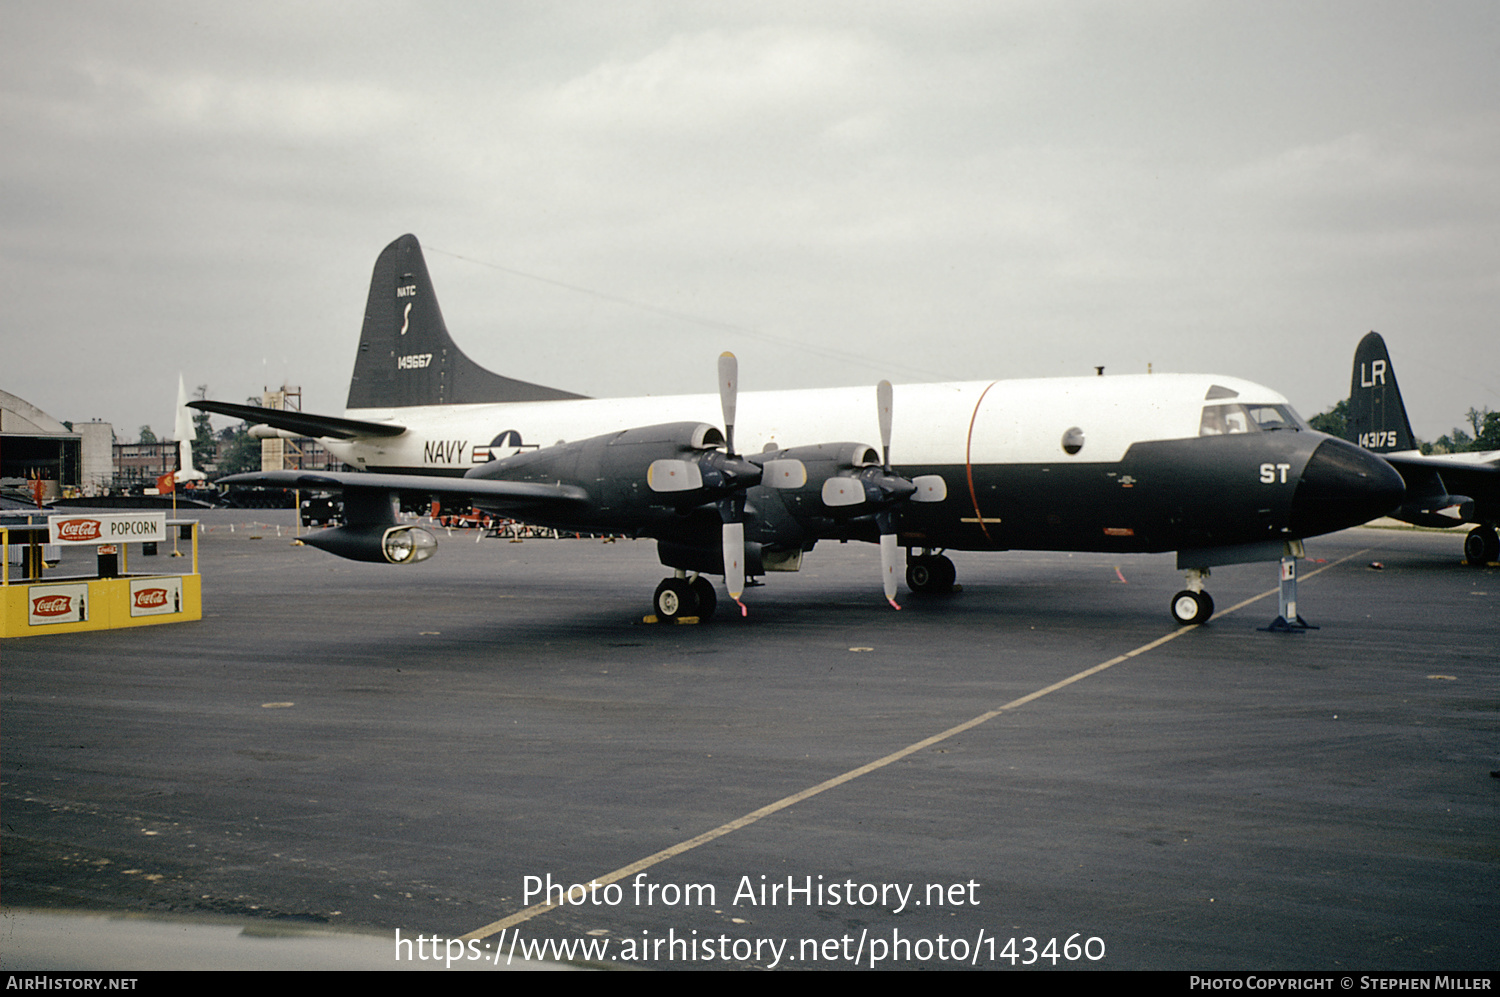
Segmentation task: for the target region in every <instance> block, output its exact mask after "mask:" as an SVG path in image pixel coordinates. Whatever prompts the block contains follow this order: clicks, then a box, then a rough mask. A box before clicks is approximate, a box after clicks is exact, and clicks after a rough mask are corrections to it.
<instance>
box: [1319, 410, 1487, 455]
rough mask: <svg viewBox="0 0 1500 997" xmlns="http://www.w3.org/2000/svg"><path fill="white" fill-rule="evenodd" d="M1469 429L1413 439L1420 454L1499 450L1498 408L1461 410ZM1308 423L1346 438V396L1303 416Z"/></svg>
mask: <svg viewBox="0 0 1500 997" xmlns="http://www.w3.org/2000/svg"><path fill="white" fill-rule="evenodd" d="M1464 418H1465V419H1467V420H1468V423H1469V432H1465V431H1464V430H1463V429H1461V428H1458V427H1455V428H1454V430H1453V432H1451V433H1447V434H1444V435H1443V436H1439V437H1438V438H1437V439H1436V440H1434V441H1432V442H1431V443H1428V442H1425V441H1423V440H1418V441H1417V446H1418V447H1419V448H1420V449H1421V451H1422V452H1423V453H1424V454H1445V453H1467V452H1470V451H1474V450H1500V411H1491V410H1490V407H1489V406H1488V405H1486V406H1485V407H1484V408H1482V409H1477V408H1471V409H1469V411H1468V412H1466V413H1464ZM1307 422H1308V425H1310V426H1312V428H1314V429H1316V430H1318V431H1319V432H1321V433H1327V434H1328V435H1329V436H1337V437H1338V438H1339V439H1348V438H1349V437H1348V434H1347V433H1346V432H1345V430H1346V429H1347V428H1348V423H1349V399H1347V398H1346V399H1344V400H1343V401H1341V402H1339V403H1338V404H1337V405H1335V406H1333V408H1331V409H1329V410H1328V411H1326V412H1320V413H1318V414H1317V415H1315V416H1313V417H1312V418H1311V419H1309V420H1307Z"/></svg>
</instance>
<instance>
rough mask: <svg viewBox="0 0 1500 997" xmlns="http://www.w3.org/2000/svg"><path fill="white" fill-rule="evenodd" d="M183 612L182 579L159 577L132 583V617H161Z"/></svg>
mask: <svg viewBox="0 0 1500 997" xmlns="http://www.w3.org/2000/svg"><path fill="white" fill-rule="evenodd" d="M180 612H182V579H181V578H177V577H173V576H169V577H166V578H163V577H161V576H160V575H157V576H156V577H153V578H133V579H131V581H130V615H131V616H161V615H165V614H168V613H180Z"/></svg>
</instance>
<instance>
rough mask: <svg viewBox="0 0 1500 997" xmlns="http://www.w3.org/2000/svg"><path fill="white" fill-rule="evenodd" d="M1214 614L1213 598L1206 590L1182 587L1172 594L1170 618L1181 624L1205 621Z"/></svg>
mask: <svg viewBox="0 0 1500 997" xmlns="http://www.w3.org/2000/svg"><path fill="white" fill-rule="evenodd" d="M1212 615H1214V600H1213V597H1212V596H1210V595H1209V594H1208V593H1207V592H1191V591H1189V590H1187V589H1183V590H1182V591H1181V592H1178V593H1177V594H1176V595H1174V596H1172V618H1173V619H1175V620H1176V621H1177V622H1178V623H1181V624H1184V625H1186V624H1190V623H1206V622H1208V618H1209V617H1210V616H1212Z"/></svg>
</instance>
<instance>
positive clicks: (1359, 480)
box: [1290, 438, 1406, 537]
mask: <svg viewBox="0 0 1500 997" xmlns="http://www.w3.org/2000/svg"><path fill="white" fill-rule="evenodd" d="M1405 495H1406V486H1405V484H1403V483H1402V481H1401V475H1399V474H1397V473H1396V470H1395V468H1393V467H1391V465H1389V464H1387V463H1386V462H1385V461H1383V460H1381V459H1380V458H1379V457H1377V456H1376V455H1374V454H1372V453H1370V452H1369V451H1368V450H1365V449H1363V448H1362V447H1357V446H1355V445H1354V444H1352V443H1348V442H1345V441H1344V440H1339V439H1333V438H1329V439H1327V440H1324V441H1323V442H1322V443H1321V444H1319V445H1318V448H1317V449H1316V450H1314V451H1313V455H1312V457H1310V458H1309V459H1308V461H1307V467H1306V468H1304V469H1303V471H1302V478H1301V480H1300V481H1299V482H1298V483H1297V492H1296V494H1295V495H1294V496H1293V498H1292V516H1291V524H1290V525H1291V532H1292V533H1294V534H1296V535H1297V536H1299V537H1311V536H1317V535H1318V534H1320V533H1332V532H1333V531H1335V530H1342V529H1345V528H1347V527H1350V526H1358V525H1359V524H1360V523H1367V522H1369V521H1370V520H1372V519H1375V518H1376V517H1378V516H1383V515H1385V514H1386V513H1388V512H1390V511H1391V510H1392V509H1394V508H1396V507H1397V506H1398V505H1400V504H1401V502H1402V499H1403V498H1404V497H1405Z"/></svg>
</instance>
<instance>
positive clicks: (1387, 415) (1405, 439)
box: [1346, 332, 1417, 453]
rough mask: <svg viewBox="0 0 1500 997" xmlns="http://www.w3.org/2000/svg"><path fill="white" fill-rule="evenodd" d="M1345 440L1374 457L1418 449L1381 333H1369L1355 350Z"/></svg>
mask: <svg viewBox="0 0 1500 997" xmlns="http://www.w3.org/2000/svg"><path fill="white" fill-rule="evenodd" d="M1346 435H1347V436H1348V439H1349V441H1350V442H1351V443H1358V444H1359V445H1360V446H1362V447H1364V448H1365V449H1367V450H1372V451H1374V452H1375V453H1398V452H1401V451H1405V450H1415V449H1416V448H1417V443H1416V437H1415V436H1414V435H1413V434H1412V431H1411V423H1410V422H1409V421H1408V420H1407V418H1406V406H1405V405H1404V404H1402V401H1401V389H1400V388H1398V387H1397V386H1396V371H1395V368H1393V367H1392V366H1391V355H1390V353H1388V352H1387V351H1386V348H1385V340H1383V339H1381V338H1380V333H1378V332H1372V333H1370V334H1369V335H1367V336H1365V338H1364V339H1361V340H1360V341H1359V346H1358V347H1356V348H1355V350H1354V373H1353V376H1352V378H1351V380H1350V383H1349V420H1348V430H1347V434H1346Z"/></svg>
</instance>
